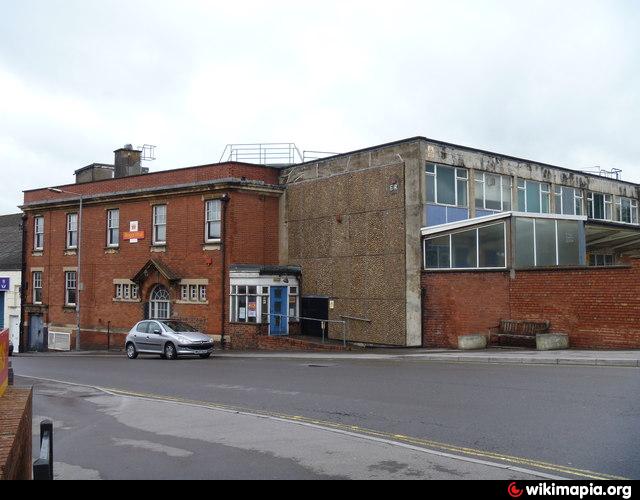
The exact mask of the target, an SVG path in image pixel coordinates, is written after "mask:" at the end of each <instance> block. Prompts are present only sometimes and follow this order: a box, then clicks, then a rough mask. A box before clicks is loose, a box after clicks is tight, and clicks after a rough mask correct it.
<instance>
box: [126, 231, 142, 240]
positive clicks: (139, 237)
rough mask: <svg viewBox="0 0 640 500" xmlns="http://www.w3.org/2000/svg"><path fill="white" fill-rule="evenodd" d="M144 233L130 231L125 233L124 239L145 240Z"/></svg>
mask: <svg viewBox="0 0 640 500" xmlns="http://www.w3.org/2000/svg"><path fill="white" fill-rule="evenodd" d="M144 237H145V234H144V231H129V232H126V233H124V236H123V238H124V239H125V240H144Z"/></svg>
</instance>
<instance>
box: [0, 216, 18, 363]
mask: <svg viewBox="0 0 640 500" xmlns="http://www.w3.org/2000/svg"><path fill="white" fill-rule="evenodd" d="M0 242H2V243H1V245H0V330H4V329H5V328H8V329H9V334H10V339H11V343H12V344H13V347H14V351H15V352H19V350H20V307H21V297H20V290H21V286H22V214H13V215H3V216H0Z"/></svg>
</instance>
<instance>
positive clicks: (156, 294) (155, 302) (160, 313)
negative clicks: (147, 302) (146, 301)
mask: <svg viewBox="0 0 640 500" xmlns="http://www.w3.org/2000/svg"><path fill="white" fill-rule="evenodd" d="M149 312H150V316H151V319H169V318H170V317H171V296H170V295H169V291H168V290H167V289H166V288H165V287H163V286H162V285H158V286H157V287H155V288H154V289H153V292H151V307H150V311H149Z"/></svg>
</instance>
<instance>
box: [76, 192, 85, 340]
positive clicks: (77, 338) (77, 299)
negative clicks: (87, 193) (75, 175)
mask: <svg viewBox="0 0 640 500" xmlns="http://www.w3.org/2000/svg"><path fill="white" fill-rule="evenodd" d="M82 201H83V198H82V195H80V210H79V211H78V280H77V281H78V283H77V288H78V290H77V293H76V322H77V327H78V333H77V335H76V351H79V350H80V293H81V292H82V288H83V286H82V281H81V276H82V275H81V266H82V259H81V255H80V252H81V248H82Z"/></svg>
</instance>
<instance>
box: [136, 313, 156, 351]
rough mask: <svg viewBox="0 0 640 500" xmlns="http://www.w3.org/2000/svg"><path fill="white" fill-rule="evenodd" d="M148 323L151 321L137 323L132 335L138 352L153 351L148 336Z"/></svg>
mask: <svg viewBox="0 0 640 500" xmlns="http://www.w3.org/2000/svg"><path fill="white" fill-rule="evenodd" d="M149 323H151V322H150V321H141V322H140V323H138V326H136V330H135V332H134V334H133V335H134V339H135V343H136V349H137V351H138V352H153V350H152V345H151V340H150V338H149Z"/></svg>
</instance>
